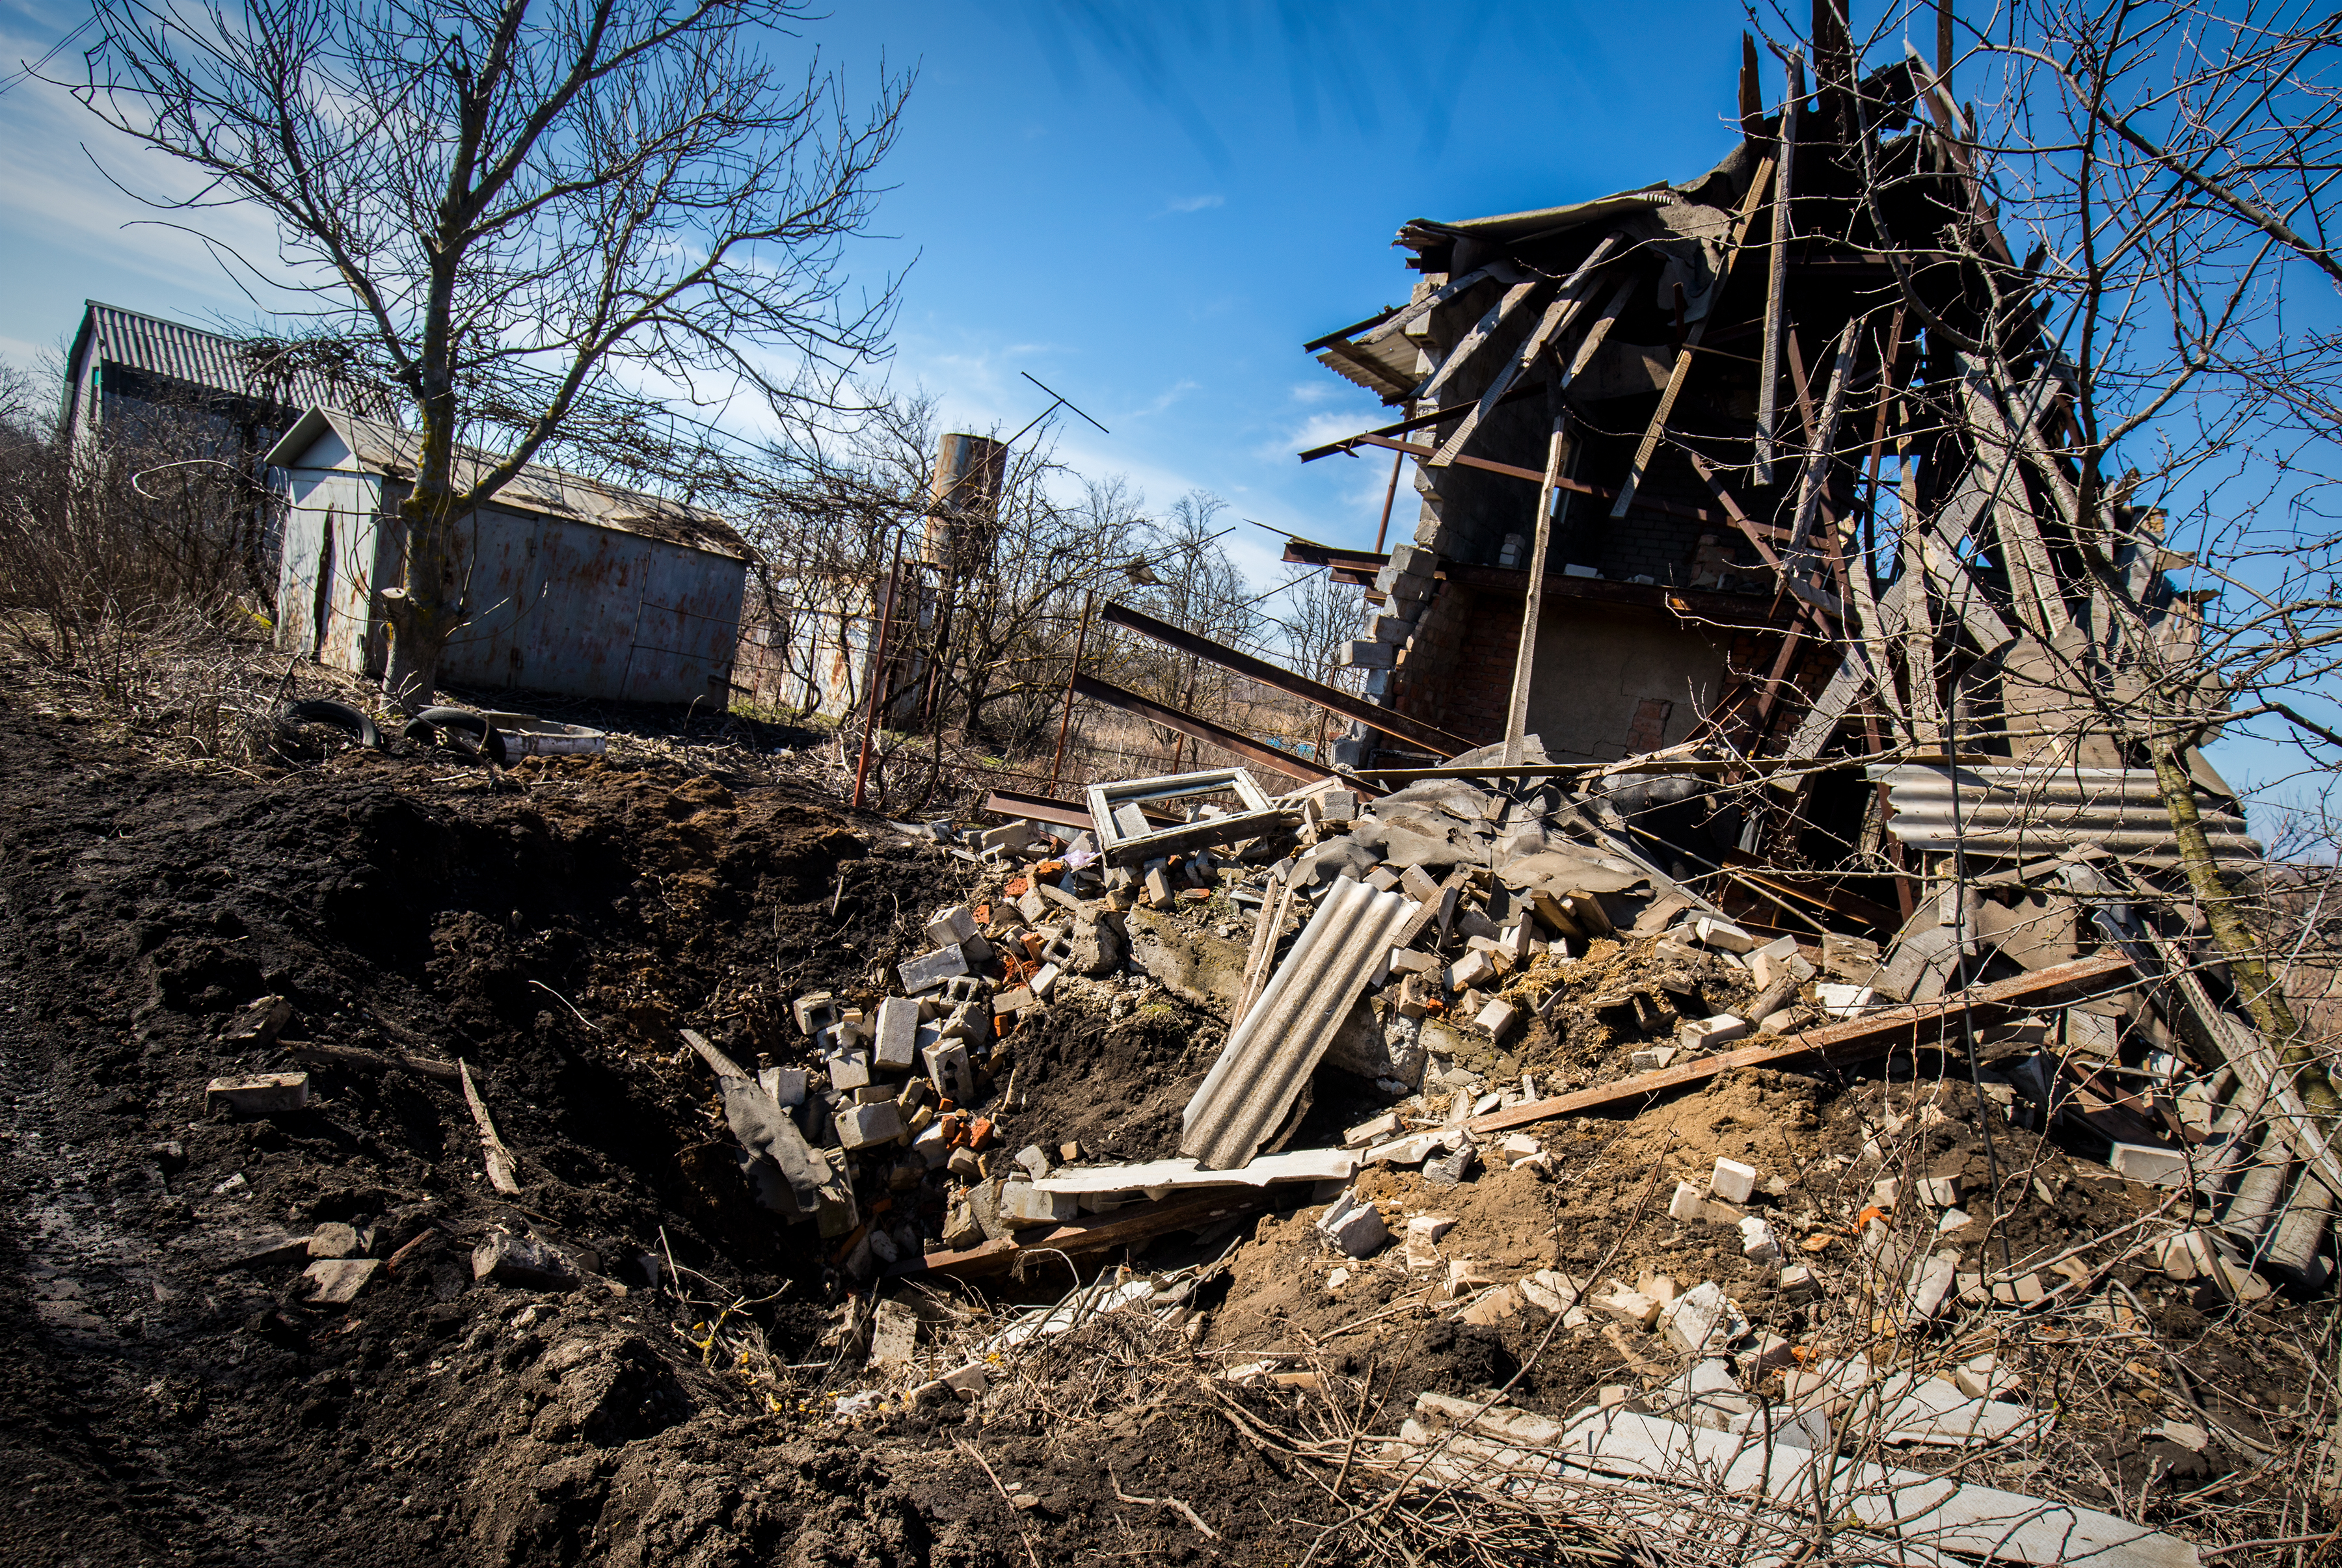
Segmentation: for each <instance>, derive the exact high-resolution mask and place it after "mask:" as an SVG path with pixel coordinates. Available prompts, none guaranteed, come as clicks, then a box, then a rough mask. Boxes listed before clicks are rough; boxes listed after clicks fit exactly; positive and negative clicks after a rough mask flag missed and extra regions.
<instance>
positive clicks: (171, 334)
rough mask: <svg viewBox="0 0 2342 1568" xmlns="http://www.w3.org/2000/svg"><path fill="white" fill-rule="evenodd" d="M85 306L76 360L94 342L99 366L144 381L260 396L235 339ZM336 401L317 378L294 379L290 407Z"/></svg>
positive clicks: (94, 304)
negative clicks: (166, 380)
mask: <svg viewBox="0 0 2342 1568" xmlns="http://www.w3.org/2000/svg"><path fill="white" fill-rule="evenodd" d="M87 306H88V308H87V312H86V314H85V315H84V316H83V318H82V328H81V341H76V343H75V359H76V360H79V359H80V357H81V347H82V341H86V340H89V339H93V338H94V339H95V349H96V355H97V360H98V363H100V364H101V365H124V366H126V367H128V368H129V369H132V370H135V371H140V372H143V373H145V374H146V375H162V376H168V377H170V378H171V379H172V380H174V381H180V382H185V383H186V384H188V385H192V386H201V387H207V388H209V389H211V390H213V391H215V392H227V393H233V394H235V395H237V396H239V397H251V396H256V395H258V389H257V387H256V385H255V381H254V378H253V375H252V372H251V369H250V367H249V366H248V365H246V364H245V358H244V353H243V347H242V345H240V344H238V343H237V341H236V340H235V338H232V337H229V336H226V335H224V334H221V333H216V332H206V331H205V330H204V329H203V328H202V327H199V326H189V325H186V324H185V323H184V322H176V321H165V320H164V319H163V318H162V317H160V316H154V315H143V314H141V313H140V312H138V311H135V310H125V309H124V308H123V307H122V306H120V305H102V304H100V303H99V302H98V301H96V300H90V301H88V302H87ZM336 400H337V394H335V391H334V389H333V388H331V387H330V386H329V385H327V384H326V382H325V378H324V377H322V376H320V375H316V374H315V372H308V371H305V372H302V373H300V374H299V375H295V377H294V378H293V384H292V389H291V394H290V397H289V402H290V403H291V404H292V405H293V406H295V407H301V406H306V405H308V404H319V403H327V402H332V401H336Z"/></svg>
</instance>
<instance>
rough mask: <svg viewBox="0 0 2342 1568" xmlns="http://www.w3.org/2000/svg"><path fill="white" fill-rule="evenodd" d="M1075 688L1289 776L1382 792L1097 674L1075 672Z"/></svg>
mask: <svg viewBox="0 0 2342 1568" xmlns="http://www.w3.org/2000/svg"><path fill="white" fill-rule="evenodd" d="M1074 690H1075V691H1076V692H1077V693H1079V694H1081V695H1083V696H1085V697H1088V698H1090V699H1091V700H1092V701H1094V702H1100V703H1104V704H1106V705H1107V706H1108V707H1114V708H1120V709H1121V710H1122V711H1123V712H1124V713H1126V714H1136V716H1138V717H1139V718H1142V719H1146V720H1147V721H1148V722H1150V723H1152V724H1161V725H1162V726H1163V727H1164V728H1166V729H1169V730H1176V731H1178V732H1179V733H1180V734H1183V735H1186V736H1189V737H1191V738H1193V739H1195V740H1198V741H1201V742H1203V743H1204V744H1206V745H1212V746H1217V747H1219V748H1220V749H1221V750H1222V751H1225V752H1234V753H1236V755H1238V756H1240V757H1245V758H1247V759H1249V760H1251V761H1253V762H1256V763H1258V764H1260V765H1261V766H1263V767H1265V768H1268V769H1270V770H1272V771H1274V772H1276V773H1281V774H1286V775H1287V776H1288V777H1292V778H1298V779H1310V780H1316V779H1340V780H1341V781H1342V782H1343V783H1344V784H1348V785H1349V786H1350V787H1351V788H1352V789H1355V790H1356V791H1357V792H1358V793H1359V794H1363V795H1369V796H1371V795H1374V794H1379V793H1381V792H1379V791H1377V790H1376V789H1375V788H1374V786H1373V785H1371V784H1360V783H1358V782H1357V781H1356V780H1355V779H1353V778H1352V777H1351V776H1350V775H1349V774H1343V773H1336V772H1335V771H1334V770H1333V769H1332V768H1329V767H1322V766H1320V765H1319V764H1316V763H1313V762H1310V761H1308V760H1307V759H1306V758H1303V757H1297V756H1295V755H1294V754H1292V753H1291V752H1281V751H1278V750H1277V749H1276V747H1275V746H1272V745H1264V744H1261V743H1260V742H1259V741H1256V740H1255V739H1253V738H1252V737H1251V736H1250V735H1242V734H1237V733H1236V731H1234V730H1228V729H1222V728H1221V727H1220V726H1219V725H1217V724H1214V723H1212V721H1211V720H1209V719H1200V718H1197V717H1196V715H1195V714H1191V713H1186V712H1185V711H1183V710H1181V709H1178V708H1175V707H1172V706H1171V705H1169V704H1166V703H1158V702H1156V700H1155V699H1154V698H1153V697H1142V696H1140V695H1139V694H1137V693H1136V692H1126V691H1124V690H1123V689H1122V688H1121V687H1120V686H1117V685H1114V684H1111V683H1109V682H1106V681H1101V680H1099V679H1098V678H1097V677H1096V676H1095V675H1076V676H1075V677H1074Z"/></svg>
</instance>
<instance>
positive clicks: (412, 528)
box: [76, 0, 908, 706]
mask: <svg viewBox="0 0 2342 1568" xmlns="http://www.w3.org/2000/svg"><path fill="white" fill-rule="evenodd" d="M808 15H810V7H809V6H807V5H803V4H801V3H800V0H686V3H685V4H683V5H656V4H648V3H645V0H455V3H454V4H444V5H415V4H410V3H407V0H375V3H371V4H365V5H340V4H335V3H333V0H253V3H251V4H248V5H243V6H238V7H235V8H226V7H217V6H211V7H197V6H195V5H176V4H173V3H171V0H163V3H160V4H154V3H149V0H99V3H98V5H97V16H98V20H99V23H100V25H101V26H102V28H103V29H104V36H103V40H102V42H101V43H100V44H99V45H96V46H95V48H93V49H92V51H91V52H90V55H89V56H88V64H87V71H86V75H85V79H84V80H83V81H82V82H81V83H80V84H79V85H77V87H76V91H77V93H78V95H79V96H80V97H81V99H82V101H83V102H84V103H85V105H88V107H89V108H90V109H91V110H92V111H93V112H95V114H96V115H98V116H99V117H100V118H101V119H103V120H105V122H106V123H107V124H108V125H111V126H113V127H114V128H115V129H116V130H118V131H120V132H122V133H124V134H125V135H129V136H131V137H133V138H135V140H137V141H140V142H143V143H145V144H146V145H151V146H154V147H156V148H159V149H160V150H162V151H164V152H165V153H168V154H170V155H172V156H174V157H175V158H177V159H180V160H182V161H184V162H185V164H187V165H190V166H192V168H193V169H194V170H195V172H196V173H197V174H198V175H200V176H201V179H202V182H203V183H202V184H201V185H200V188H199V189H198V190H197V191H196V193H195V195H191V196H187V197H184V198H177V199H166V198H159V197H158V198H153V201H152V205H155V206H157V207H159V208H161V209H163V210H165V212H168V213H171V214H173V215H175V220H174V221H182V222H192V221H195V218H196V216H197V215H200V214H202V213H204V212H205V211H206V210H210V209H215V208H219V207H224V206H231V205H238V204H248V205H255V206H257V207H258V208H259V209H261V210H262V211H264V212H265V213H267V214H268V215H270V217H271V218H272V219H273V220H274V221H275V225H276V229H277V235H278V250H279V254H278V255H277V256H276V257H275V262H274V265H263V264H262V262H261V261H260V260H259V259H257V258H253V257H245V256H235V257H234V260H235V262H236V263H237V264H238V265H242V266H244V267H245V268H246V269H248V270H249V271H251V272H252V273H253V274H254V275H256V276H258V277H260V278H262V279H263V280H265V282H266V283H268V284H271V285H278V286H285V287H290V288H293V289H295V290H297V291H302V292H304V293H305V295H306V296H307V303H306V304H305V306H304V307H303V310H302V311H301V312H300V313H298V314H299V316H300V319H301V320H302V321H303V323H304V324H305V333H306V335H309V336H310V337H312V338H314V339H315V340H317V341H318V342H320V343H322V344H325V345H331V346H330V349H329V351H328V352H329V353H331V354H338V355H343V356H344V357H346V356H347V355H349V354H350V353H352V352H355V355H358V356H359V357H361V358H362V359H363V360H365V362H366V363H367V364H368V365H371V367H372V368H373V370H374V373H375V375H377V376H378V377H379V378H380V379H381V380H382V381H383V382H385V383H386V384H387V385H394V386H395V387H396V388H398V389H399V390H400V392H401V393H402V394H404V399H405V403H406V404H407V405H408V408H409V411H410V412H411V414H412V417H413V420H414V424H415V473H414V475H413V479H412V483H411V487H410V488H409V489H408V491H407V493H406V494H405V499H404V500H403V502H402V503H401V506H400V517H401V522H402V524H403V525H404V531H405V573H404V580H403V583H402V584H401V585H400V586H399V587H397V588H395V589H388V590H385V592H384V596H385V600H386V602H387V611H388V615H389V619H390V622H391V625H392V628H393V633H394V636H393V643H392V651H391V660H390V666H389V672H388V674H387V676H386V677H385V688H386V690H387V691H388V692H389V694H390V695H391V696H392V698H393V700H394V701H395V702H398V703H400V704H405V705H408V706H413V705H415V704H418V703H420V702H423V701H425V700H427V698H428V696H429V694H430V692H431V690H432V688H433V686H434V684H435V678H436V672H437V666H438V660H439V655H440V653H441V650H442V649H443V648H444V647H445V644H446V642H447V639H448V637H449V636H450V634H453V633H454V632H455V629H456V627H457V626H458V625H459V624H461V623H462V621H463V619H464V617H465V613H466V574H467V564H466V561H465V547H464V541H463V536H462V535H463V527H464V524H465V520H466V519H467V518H468V517H469V516H470V515H471V514H473V513H474V512H475V510H476V509H477V508H478V507H480V506H481V505H483V504H485V503H486V502H488V501H489V500H490V499H491V498H492V497H493V496H495V494H496V492H497V491H498V490H499V489H500V488H502V487H503V486H504V485H505V484H507V483H509V482H510V481H511V480H513V479H514V478H515V476H516V475H517V474H520V472H521V471H522V469H523V468H524V467H525V466H526V465H527V464H529V463H531V462H533V461H536V460H538V459H539V458H540V457H544V458H546V459H550V458H553V457H555V456H558V455H559V454H562V453H563V452H564V451H565V449H583V450H586V451H588V452H589V453H590V452H591V451H593V450H596V449H600V450H603V451H608V450H610V449H613V448H617V449H624V448H626V447H627V446H629V445H640V444H642V442H643V439H644V437H643V432H642V429H641V426H642V425H643V424H644V423H645V421H644V418H643V415H644V414H645V412H646V399H645V397H644V395H642V393H641V391H640V389H641V388H642V387H645V386H651V387H655V388H665V387H679V388H680V389H681V390H682V391H684V392H685V393H686V394H687V395H695V396H696V395H703V394H706V395H713V394H720V393H726V392H728V391H729V390H730V389H732V388H733V387H735V386H736V385H742V384H745V385H748V386H750V387H753V388H755V389H756V392H757V393H759V394H762V395H763V396H764V397H765V398H766V399H767V400H768V401H769V402H770V403H771V404H773V405H774V406H775V407H776V408H778V409H781V410H784V411H796V412H803V411H804V410H806V408H808V407H809V406H812V407H817V406H826V405H831V404H835V403H836V400H837V395H838V389H839V387H840V385H841V378H842V377H843V376H844V375H845V374H846V372H848V371H850V370H851V369H852V368H853V367H854V366H855V365H857V364H860V363H863V362H865V361H866V360H868V359H870V358H871V357H872V356H874V355H878V354H880V353H881V352H883V340H884V333H885V330H886V324H887V320H888V316H889V313H890V310H891V305H892V293H891V290H885V291H881V292H880V293H879V294H878V295H876V296H875V297H869V298H864V299H859V300H856V299H853V298H850V297H849V295H848V288H847V279H846V272H845V269H844V258H843V248H842V247H843V245H844V242H846V240H847V239H848V238H850V237H852V236H854V235H858V234H860V233H862V232H863V231H864V229H865V227H866V224H867V222H868V220H869V218H870V215H871V214H872V212H873V210H874V204H875V200H876V190H875V187H874V186H873V185H872V183H871V176H872V173H873V170H874V169H875V168H876V165H877V164H878V162H879V160H880V159H881V158H882V157H883V156H884V155H885V154H886V150H887V148H888V146H889V145H891V144H892V142H893V139H894V136H895V133H896V125H897V119H898V115H899V114H900V111H901V108H902V105H903V102H904V96H905V94H906V92H907V90H908V83H907V80H906V78H902V77H890V78H883V79H882V80H881V81H880V82H879V83H878V85H877V87H876V100H875V104H874V105H873V106H872V107H871V108H870V109H869V110H868V111H867V112H866V113H865V114H863V115H860V116H859V117H856V115H855V114H854V113H853V112H852V111H850V110H849V109H848V107H847V105H846V95H845V90H844V88H843V86H842V85H841V84H840V83H839V81H838V80H837V79H836V77H835V76H834V75H827V74H826V73H825V71H824V68H823V66H822V65H821V62H820V60H819V58H818V56H817V55H816V56H813V57H811V58H809V59H808V60H806V62H805V63H804V65H802V67H801V68H799V67H796V66H793V65H789V64H786V63H785V62H784V61H783V59H782V58H781V56H780V51H781V46H782V45H784V44H785V42H786V40H787V39H788V38H789V37H790V36H791V34H790V32H789V29H790V28H792V27H793V26H794V25H796V24H798V23H800V22H802V21H803V20H804V19H805V18H806V16H808ZM214 243H215V244H216V243H217V242H216V241H215V242H214Z"/></svg>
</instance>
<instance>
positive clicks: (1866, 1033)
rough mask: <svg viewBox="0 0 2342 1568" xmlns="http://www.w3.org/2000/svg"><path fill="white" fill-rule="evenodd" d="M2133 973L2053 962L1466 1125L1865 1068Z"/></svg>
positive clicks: (1493, 1129)
mask: <svg viewBox="0 0 2342 1568" xmlns="http://www.w3.org/2000/svg"><path fill="white" fill-rule="evenodd" d="M2129 974H2131V966H2130V960H2128V959H2127V958H2125V957H2123V956H2122V955H2121V954H2118V953H2105V954H2097V956H2095V957H2090V958H2080V959H2076V960H2075V961H2074V962H2073V963H2071V964H2052V965H2050V966H2049V967H2048V968H2047V969H2037V970H2035V971H2034V972H2033V973H2031V974H2020V975H2018V976H2017V978H2015V979H2013V980H2000V981H1996V982H1994V983H1993V984H1990V985H1983V986H1977V987H1973V988H1971V989H1969V990H1967V991H1963V992H1961V993H1959V994H1957V995H1953V996H1947V997H1945V998H1943V999H1942V1000H1941V1001H1937V1002H1925V1003H1919V1004H1914V1005H1910V1006H1905V1007H1890V1008H1888V1009H1887V1010H1886V1011H1885V1012H1881V1013H1874V1014H1869V1015H1868V1016H1867V1017H1863V1018H1854V1019H1849V1020H1847V1022H1846V1023H1844V1024H1830V1025H1828V1026H1827V1028H1822V1029H1809V1030H1807V1031H1805V1032H1804V1033H1803V1034H1798V1035H1797V1037H1796V1039H1795V1040H1794V1041H1792V1042H1791V1043H1790V1044H1787V1045H1751V1046H1747V1047H1746V1048H1745V1049H1742V1050H1739V1051H1726V1052H1725V1053H1723V1054H1720V1055H1716V1056H1702V1057H1700V1058H1698V1059H1696V1060H1695V1061H1690V1062H1686V1063H1684V1064H1682V1065H1680V1066H1676V1067H1663V1068H1661V1069H1660V1070H1659V1071H1657V1072H1656V1073H1637V1074H1635V1075H1634V1076H1633V1077H1631V1078H1621V1079H1619V1080H1618V1081H1617V1082H1616V1083H1615V1084H1596V1086H1594V1087H1593V1088H1591V1089H1580V1090H1578V1091H1576V1093H1575V1094H1556V1095H1555V1096H1553V1097H1552V1098H1551V1099H1546V1100H1532V1101H1530V1102H1529V1103H1528V1104H1526V1105H1516V1106H1514V1107H1512V1108H1511V1109H1510V1110H1506V1111H1493V1112H1491V1113H1489V1114H1487V1115H1486V1116H1476V1117H1474V1118H1473V1119H1472V1120H1470V1121H1468V1122H1466V1123H1465V1124H1464V1125H1465V1126H1466V1127H1467V1128H1469V1129H1470V1130H1471V1131H1473V1132H1474V1133H1501V1132H1503V1131H1504V1130H1505V1129H1506V1128H1507V1127H1526V1126H1527V1125H1528V1124H1530V1123H1532V1122H1546V1121H1551V1120H1552V1119H1553V1118H1554V1117H1556V1116H1575V1115H1579V1114H1583V1113H1585V1112H1586V1111H1591V1110H1596V1109H1598V1108H1600V1107H1603V1106H1608V1105H1616V1104H1621V1103H1623V1102H1626V1101H1629V1100H1645V1099H1648V1098H1650V1097H1651V1096H1653V1095H1656V1094H1666V1093H1668V1092H1669V1091H1670V1090H1675V1089H1681V1088H1684V1087H1686V1086H1687V1085H1689V1084H1700V1083H1705V1082H1706V1081H1707V1080H1708V1079H1710V1078H1714V1077H1716V1076H1718V1075H1719V1074H1725V1073H1730V1072H1734V1071H1736V1070H1737V1069H1739V1068H1742V1067H1778V1066H1782V1065H1785V1064H1788V1063H1791V1062H1794V1061H1797V1059H1798V1058H1799V1057H1803V1056H1816V1055H1818V1056H1821V1057H1823V1058H1825V1059H1826V1060H1828V1061H1832V1062H1860V1061H1864V1060H1867V1058H1870V1057H1873V1056H1884V1055H1886V1054H1887V1053H1888V1052H1890V1051H1893V1050H1897V1049H1898V1048H1901V1049H1912V1050H1916V1049H1918V1048H1921V1047H1923V1046H1934V1045H1937V1044H1941V1042H1942V1040H1943V1038H1944V1036H1945V1034H1947V1031H1948V1030H1949V1028H1950V1026H1951V1025H1952V1024H1953V1023H1954V1022H1955V1021H1956V1020H1957V1019H1958V1018H1959V1017H1960V1015H1961V1014H1967V1015H1968V1016H1969V1017H1970V1018H1971V1019H1973V1020H1974V1021H1975V1022H1976V1023H1978V1024H1991V1023H1996V1022H1997V1021H1999V1020H2000V1019H2002V1018H2005V1017H2007V1016H2009V1015H2011V1014H2017V1013H2023V1012H2027V1011H2029V1010H2031V1009H2033V1008H2036V1007H2041V1006H2046V1005H2050V1004H2055V1003H2057V1002H2061V1001H2074V1000H2077V999H2078V998H2081V997H2083V996H2099V995H2107V994H2111V993H2113V992H2117V991H2120V990H2124V989H2126V988H2127V986H2128V985H2129V984H2132V982H2131V981H2129V980H2127V979H2124V978H2123V977H2125V976H2128V975H2129Z"/></svg>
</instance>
